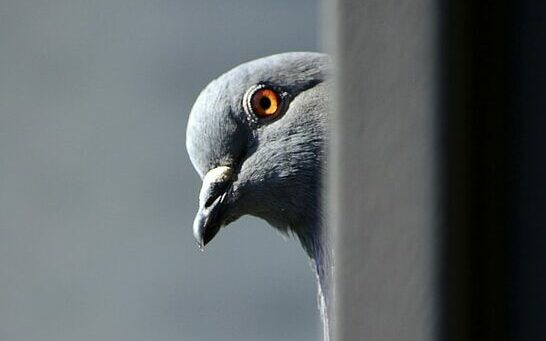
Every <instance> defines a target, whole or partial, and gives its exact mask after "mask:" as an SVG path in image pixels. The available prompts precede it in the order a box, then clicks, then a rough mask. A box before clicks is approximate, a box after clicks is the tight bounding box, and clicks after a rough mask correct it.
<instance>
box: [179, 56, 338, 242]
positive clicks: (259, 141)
mask: <svg viewBox="0 0 546 341" xmlns="http://www.w3.org/2000/svg"><path fill="white" fill-rule="evenodd" d="M329 65H330V60H329V58H328V57H327V56H326V55H324V54H320V53H310V52H293V53H283V54H278V55H273V56H270V57H265V58H261V59H257V60H254V61H251V62H248V63H245V64H242V65H240V66H237V67H235V68H234V69H232V70H231V71H229V72H227V73H225V74H223V75H222V76H220V77H219V78H217V79H215V80H213V81H212V82H211V83H210V84H209V85H208V86H207V87H206V88H205V89H204V90H203V91H202V92H201V94H200V95H199V96H198V98H197V100H196V102H195V104H194V105H193V107H192V109H191V113H190V116H189V120H188V126H187V133H186V148H187V150H188V154H189V156H190V159H191V161H192V164H193V166H194V167H195V169H196V170H197V172H198V173H199V175H200V177H201V179H202V181H203V183H202V188H201V191H200V194H199V208H198V212H197V215H196V217H195V220H194V224H193V233H194V236H195V238H196V240H197V242H198V244H199V245H200V247H204V246H205V245H206V244H207V243H208V242H209V241H210V240H211V239H212V238H213V237H214V236H215V235H216V234H217V233H218V231H219V230H220V228H221V227H223V226H226V225H228V224H229V223H231V222H233V221H235V220H236V219H238V218H239V217H241V216H243V215H247V214H248V215H253V216H256V217H259V218H262V219H264V220H266V221H267V222H269V223H270V224H271V225H273V226H275V227H276V228H278V229H279V230H281V231H283V232H294V233H296V234H298V236H300V239H301V238H302V235H303V234H304V233H307V232H309V231H306V229H309V226H311V225H313V223H314V222H316V219H317V218H318V217H317V215H319V214H320V212H319V211H320V209H319V206H320V205H319V204H320V198H319V192H320V190H319V186H320V177H321V170H322V168H323V163H324V151H323V149H324V148H323V144H324V142H325V141H326V137H325V134H326V112H327V108H326V105H327V102H328V101H327V98H326V96H327V91H326V86H327V83H328V82H325V80H327V79H328V75H329Z"/></svg>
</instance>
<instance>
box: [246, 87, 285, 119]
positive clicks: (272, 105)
mask: <svg viewBox="0 0 546 341" xmlns="http://www.w3.org/2000/svg"><path fill="white" fill-rule="evenodd" d="M250 106H251V109H252V112H254V114H256V116H258V117H260V118H266V117H275V116H276V115H278V114H279V113H280V111H281V97H280V96H279V94H278V93H277V92H276V91H275V90H273V89H270V88H261V89H258V90H256V91H255V92H254V93H253V94H252V97H251V98H250Z"/></svg>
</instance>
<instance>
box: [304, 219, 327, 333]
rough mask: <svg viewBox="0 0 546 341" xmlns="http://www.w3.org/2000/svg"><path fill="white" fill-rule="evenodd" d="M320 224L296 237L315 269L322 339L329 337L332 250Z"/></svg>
mask: <svg viewBox="0 0 546 341" xmlns="http://www.w3.org/2000/svg"><path fill="white" fill-rule="evenodd" d="M321 226H322V224H320V223H317V224H315V225H314V226H313V228H312V229H307V230H305V232H306V233H302V232H300V233H299V234H298V237H299V239H300V241H301V244H302V246H303V248H304V249H305V251H306V252H307V254H308V255H309V257H310V258H311V262H312V266H313V268H314V270H315V274H316V276H317V283H318V303H319V309H320V313H321V318H322V322H323V327H324V329H323V332H324V333H323V334H324V340H325V341H328V340H329V339H330V316H332V314H331V311H329V310H330V309H331V308H332V304H331V301H332V294H333V290H332V285H331V279H332V270H333V268H332V267H333V263H332V256H331V254H332V252H331V249H330V243H329V241H328V236H327V235H326V234H325V233H324V232H323V230H322V228H321Z"/></svg>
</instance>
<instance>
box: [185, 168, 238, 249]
mask: <svg viewBox="0 0 546 341" xmlns="http://www.w3.org/2000/svg"><path fill="white" fill-rule="evenodd" d="M233 174H234V172H233V168H230V167H226V166H221V167H217V168H214V169H211V170H210V171H209V172H208V173H207V174H206V175H205V177H204V178H203V185H202V187H201V192H200V193H199V210H198V211H197V215H196V216H195V220H194V221H193V235H194V237H195V240H196V241H197V244H198V245H199V248H201V249H202V248H203V247H205V245H207V244H208V242H210V241H211V240H212V238H214V236H215V235H216V234H217V233H218V231H219V230H220V228H221V227H222V226H223V217H222V215H223V214H222V213H223V212H222V203H223V201H224V199H225V197H226V193H227V191H228V189H229V187H230V185H231V182H232V180H233Z"/></svg>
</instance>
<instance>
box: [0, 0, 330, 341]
mask: <svg viewBox="0 0 546 341" xmlns="http://www.w3.org/2000/svg"><path fill="white" fill-rule="evenodd" d="M318 17H319V13H318V4H317V2H316V1H312V0H309V1H301V0H300V1H294V0H283V1H250V0H237V1H226V0H214V1H198V0H194V1H187V0H186V1H181V0H155V1H151V0H149V1H142V0H138V1H134V0H99V1H82V0H48V1H38V0H25V1H18V0H11V1H9V0H1V1H0V340H2V341H15V340H24V341H33V340H40V341H43V340H76V341H84V340H101V341H106V340H117V341H122V340H131V341H137V340H154V341H160V340H190V341H191V340H205V341H214V340H222V341H224V340H238V341H240V340H317V339H318V337H319V321H318V318H317V311H316V294H315V282H314V278H313V274H312V272H311V271H310V267H309V264H308V261H307V258H306V257H305V255H304V253H303V251H302V250H301V249H300V247H299V245H298V243H297V242H296V241H294V240H287V239H283V238H282V237H280V236H279V234H278V233H276V232H274V230H273V229H271V228H269V227H267V226H266V225H265V223H263V222H262V221H259V220H256V219H252V218H244V219H242V220H241V221H239V222H237V223H235V224H233V225H231V226H230V227H228V229H226V230H224V231H222V232H221V234H220V235H219V238H216V239H215V240H214V241H213V242H212V243H211V245H209V246H208V247H207V250H206V251H205V252H204V253H203V252H200V251H198V249H197V247H196V245H195V242H194V240H193V237H192V233H191V223H192V220H193V215H194V213H195V210H196V205H197V193H198V190H199V187H200V183H199V178H198V176H197V175H196V173H195V172H194V170H193V169H192V166H191V164H190V161H189V159H188V157H187V155H186V151H185V145H184V142H185V124H186V119H187V116H188V113H189V110H190V108H191V105H192V103H193V100H194V99H195V97H196V96H197V94H198V93H199V91H200V90H201V89H202V88H203V87H204V86H205V85H206V84H207V83H208V81H210V80H211V79H212V78H214V77H216V76H217V75H219V74H220V73H222V72H224V71H226V70H227V69H229V68H231V67H233V66H235V65H237V64H239V63H241V62H244V61H247V60H250V59H254V58H257V57H261V56H265V55H268V54H273V53H278V52H283V51H292V50H317V49H318V48H319V46H318V45H317V42H318V38H317V37H318V32H317V31H318V25H319V23H318V22H317V20H318V19H317V18H318Z"/></svg>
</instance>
